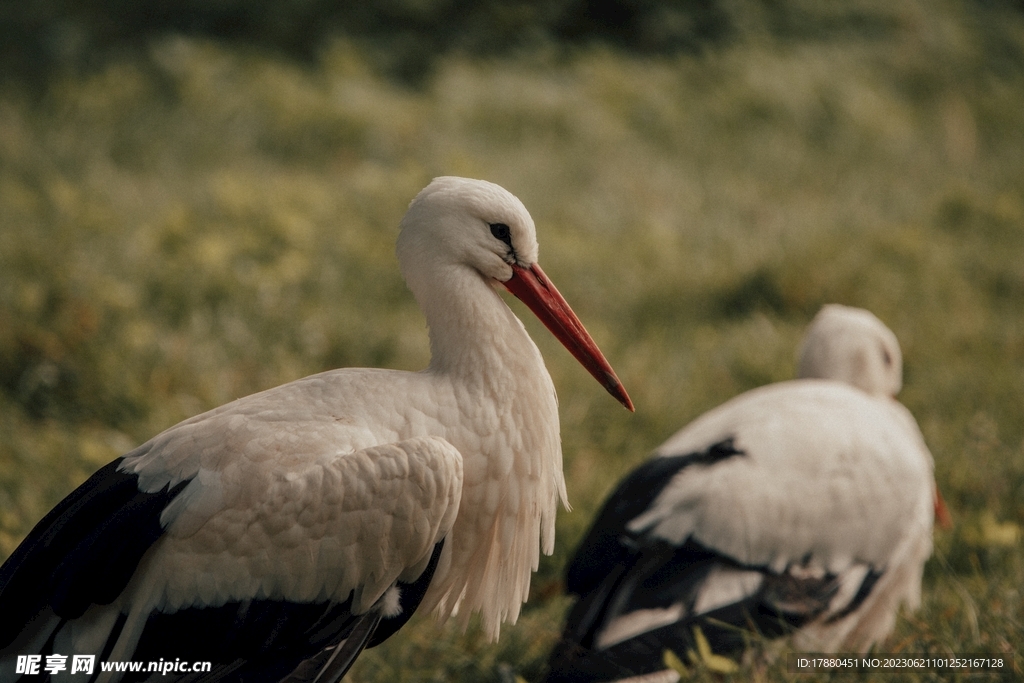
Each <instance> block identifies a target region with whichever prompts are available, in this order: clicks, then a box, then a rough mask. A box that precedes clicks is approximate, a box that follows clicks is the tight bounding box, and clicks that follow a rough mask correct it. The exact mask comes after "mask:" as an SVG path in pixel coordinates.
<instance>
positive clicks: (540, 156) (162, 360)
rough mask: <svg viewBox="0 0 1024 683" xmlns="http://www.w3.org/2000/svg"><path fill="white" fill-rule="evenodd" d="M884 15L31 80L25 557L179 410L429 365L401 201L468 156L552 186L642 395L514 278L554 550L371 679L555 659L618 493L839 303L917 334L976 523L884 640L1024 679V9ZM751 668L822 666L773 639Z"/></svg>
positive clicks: (13, 456)
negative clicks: (582, 572) (515, 612)
mask: <svg viewBox="0 0 1024 683" xmlns="http://www.w3.org/2000/svg"><path fill="white" fill-rule="evenodd" d="M865 7H866V9H864V10H863V11H864V12H866V13H868V14H870V16H876V17H881V19H882V20H884V21H883V23H882V25H884V26H886V27H887V28H886V30H884V31H874V32H872V31H864V32H860V33H858V32H839V33H837V34H836V35H829V36H827V37H819V36H814V35H810V36H801V37H795V38H790V39H787V40H781V39H779V38H778V37H777V36H775V35H774V34H772V33H770V32H768V31H764V30H761V29H759V28H758V26H759V24H758V23H757V21H756V20H757V17H752V18H751V19H750V21H751V26H749V27H746V29H745V30H746V31H747V33H745V34H744V37H743V38H742V39H741V40H737V41H735V42H734V43H732V44H730V46H729V47H728V48H723V49H721V50H716V51H709V52H706V53H704V54H702V55H699V56H694V55H684V56H675V57H659V58H653V57H652V58H646V59H641V58H638V57H635V56H634V57H630V56H626V55H623V54H620V53H616V52H613V51H610V50H604V49H599V48H593V49H586V50H581V51H577V52H573V53H571V54H568V55H567V54H566V53H564V52H562V51H558V50H554V49H552V50H551V51H544V50H540V51H535V52H530V53H524V54H522V55H519V56H517V57H515V58H509V59H504V60H496V59H495V60H481V59H471V58H469V57H459V56H451V57H448V58H446V59H445V60H444V61H442V62H441V63H440V64H439V65H438V66H437V69H436V71H435V72H434V74H433V76H432V77H431V78H429V79H428V80H427V82H425V83H424V84H423V85H422V87H420V88H416V89H414V88H409V87H406V86H402V85H398V84H395V83H394V82H392V81H389V80H387V79H386V78H384V77H382V76H380V75H378V74H377V72H376V71H374V69H373V68H372V67H371V66H370V64H371V62H370V60H368V59H367V58H366V57H365V56H364V54H363V53H362V52H360V50H359V49H357V48H355V47H353V45H352V44H350V43H347V42H344V41H340V40H339V41H338V42H337V43H335V44H334V45H333V46H332V47H331V48H330V49H327V50H325V51H324V52H323V53H322V55H321V57H320V59H319V60H318V61H317V62H316V63H315V64H312V65H309V64H307V65H297V64H295V63H292V62H289V61H287V60H285V59H284V58H280V57H274V56H266V55H264V56H261V55H259V54H257V53H256V52H255V51H249V50H247V49H245V48H239V47H234V48H229V47H225V46H223V45H219V44H216V43H212V42H204V41H202V40H198V39H193V38H185V37H168V38H166V39H163V40H159V41H156V42H154V43H153V44H152V45H151V46H150V48H149V49H148V51H147V52H146V53H145V54H144V55H142V56H141V57H139V56H135V57H131V58H128V57H126V58H123V59H117V58H112V59H110V60H108V61H107V62H105V64H104V65H103V66H102V67H100V68H97V69H95V70H93V71H90V72H88V73H87V74H85V75H82V76H80V77H76V78H71V77H54V78H53V79H52V81H51V82H49V83H47V84H46V85H45V87H44V88H41V92H42V94H41V95H39V96H35V95H31V96H30V95H28V94H26V93H25V92H24V91H23V90H20V89H19V88H18V87H16V86H9V87H6V88H5V89H4V90H2V91H0V557H6V555H8V554H9V553H10V552H11V551H12V550H13V549H14V548H15V546H16V545H17V543H18V542H19V541H20V539H21V538H22V537H23V536H24V534H26V533H27V532H28V530H29V529H30V528H31V527H32V525H33V524H35V523H36V522H37V521H38V520H39V519H40V518H41V517H42V515H43V514H44V513H45V512H46V511H47V510H48V509H49V508H50V507H51V506H52V505H54V504H55V503H56V502H57V501H59V500H60V499H61V498H62V497H63V496H65V495H66V494H67V493H68V492H70V491H71V490H72V489H73V488H74V487H75V486H76V485H78V484H79V483H81V482H82V481H83V480H84V479H85V478H86V477H87V476H88V475H89V474H90V473H91V472H92V471H93V470H95V469H97V468H98V467H99V466H100V465H102V464H104V463H106V462H108V461H109V460H110V459H112V458H114V457H116V456H117V455H119V454H120V453H122V452H124V451H125V450H127V449H129V448H131V447H132V446H133V445H135V444H138V443H141V442H142V441H144V440H146V439H148V438H149V437H150V436H152V435H153V434H155V433H156V432H158V431H160V430H161V429H163V428H165V427H168V426H170V425H172V424H174V423H175V422H177V421H179V420H181V419H184V418H186V417H188V416H190V415H193V414H195V413H197V412H199V411H202V410H205V409H208V408H212V407H215V406H217V405H219V404H221V403H224V402H227V401H229V400H231V399H233V398H236V397H239V396H243V395H246V394H249V393H252V392H254V391H257V390H260V389H263V388H267V387H270V386H273V385H276V384H280V383H283V382H286V381H288V380H291V379H295V378H298V377H300V376H303V375H306V374H310V373H313V372H317V371H320V370H323V369H327V368H333V367H339V366H350V365H351V366H360V365H363V366H366V365H370V366H389V367H396V368H402V369H409V370H416V369H420V368H422V367H423V366H424V365H425V364H426V363H427V361H428V356H427V338H426V330H425V326H424V323H423V320H422V318H421V316H420V314H419V311H418V309H417V308H416V305H415V303H414V302H413V300H412V297H411V296H410V295H409V294H408V292H407V291H406V290H405V287H404V284H403V282H402V281H401V278H400V276H399V274H398V270H397V264H396V262H395V258H394V254H393V251H394V241H395V238H396V236H397V225H398V221H399V219H400V217H401V216H402V213H403V212H404V209H405V207H406V206H407V204H408V202H409V200H410V199H411V198H412V197H413V196H414V195H415V193H416V192H417V191H418V190H419V189H420V188H421V187H423V186H424V185H425V184H426V183H427V182H428V181H429V180H430V178H432V177H434V176H436V175H444V174H453V175H465V176H472V177H479V178H485V179H488V180H492V181H494V182H497V183H499V184H501V185H503V186H505V187H506V188H508V189H509V190H511V191H512V192H513V193H515V194H517V195H518V196H519V197H520V198H521V199H522V200H523V202H524V203H525V204H526V206H527V207H528V208H529V209H530V211H531V213H532V214H533V217H534V219H535V221H536V223H537V226H538V232H539V239H540V243H541V263H542V264H543V265H544V268H545V270H546V271H547V272H548V273H549V274H550V275H551V277H552V279H553V280H554V281H555V282H556V283H558V285H559V287H560V289H561V290H562V292H563V294H565V296H566V298H567V299H568V300H569V301H570V303H572V305H573V307H574V308H575V310H576V312H577V313H578V314H579V315H580V317H581V319H582V320H583V321H584V323H585V324H586V325H587V327H588V328H589V329H590V331H591V333H592V334H593V336H594V337H595V339H596V340H597V341H598V343H599V344H600V345H601V347H602V349H603V350H604V352H605V354H606V355H607V356H608V358H609V360H610V361H611V362H612V364H613V365H614V366H615V368H616V370H617V371H618V374H619V376H620V377H621V378H622V380H623V382H624V384H625V385H626V387H627V388H628V390H629V392H630V394H631V396H632V398H633V400H634V402H635V403H636V407H637V411H636V413H635V414H629V413H627V412H626V411H624V410H623V409H622V408H621V407H620V406H619V405H618V404H617V403H616V402H615V401H614V400H613V399H611V398H610V397H609V396H607V395H606V394H605V393H604V391H603V390H602V389H601V388H600V387H599V386H598V385H597V384H596V383H594V381H593V380H592V379H591V378H590V377H589V376H588V375H587V374H586V372H585V371H584V370H583V369H582V368H580V367H579V366H578V365H577V364H576V363H575V361H574V360H573V359H572V358H571V357H570V356H569V354H568V353H566V352H565V351H564V349H562V348H561V347H560V346H559V345H558V343H557V342H556V341H555V340H554V339H553V338H551V337H550V335H549V334H548V333H547V332H546V331H545V330H544V329H543V327H542V326H541V325H540V323H539V322H538V321H536V320H534V319H533V317H532V316H531V315H529V313H528V312H527V311H526V310H525V309H524V308H523V307H522V306H520V305H519V304H518V302H514V303H512V304H511V305H512V306H513V307H514V308H515V310H516V311H517V312H519V314H520V315H521V317H523V319H524V322H525V323H526V325H527V327H528V328H529V329H530V331H531V333H532V334H533V336H534V339H536V340H537V342H538V345H539V346H540V347H541V350H542V352H543V353H544V356H545V359H546V360H547V363H548V367H549V369H550V371H551V374H552V377H553V378H554V382H555V385H556V387H557V389H558V392H559V398H560V407H561V419H562V439H563V444H564V451H565V469H566V475H567V480H568V487H569V494H570V500H571V502H572V504H573V506H574V507H573V511H572V512H563V513H562V514H561V515H560V517H559V524H558V532H559V537H558V542H557V550H556V553H555V555H554V556H553V557H550V558H545V560H544V561H543V562H542V566H541V568H540V571H539V572H538V574H537V575H536V576H535V580H534V585H533V595H532V597H531V600H530V602H529V603H528V604H527V606H526V610H525V613H524V615H523V617H522V618H521V619H520V621H519V623H518V624H517V625H515V626H507V627H506V628H504V629H503V631H502V635H501V639H500V641H499V642H498V643H496V644H492V643H487V642H486V641H485V639H484V638H483V637H482V635H481V634H480V633H479V632H478V631H477V630H475V629H474V628H473V627H471V628H470V629H469V631H468V632H467V633H465V634H463V633H460V632H458V631H457V630H456V629H455V628H454V627H453V626H451V625H448V626H444V627H440V628H439V627H438V626H437V625H436V624H435V623H434V621H433V620H432V619H430V618H427V617H425V616H422V615H421V616H418V617H417V618H416V619H414V620H413V622H412V623H411V624H410V625H409V627H407V628H406V629H404V630H403V631H402V632H401V633H400V634H399V635H397V636H395V637H394V638H392V639H391V640H390V641H388V642H387V643H386V644H384V645H383V646H381V647H379V648H377V649H376V650H372V651H369V652H367V653H365V654H364V655H363V657H362V658H361V659H360V660H359V662H357V664H356V666H355V668H354V669H353V671H352V673H351V674H350V675H349V678H348V680H350V681H353V682H359V683H362V682H366V681H381V682H383V681H409V682H411V681H424V682H425V681H467V682H468V681H495V682H497V681H502V682H506V681H508V682H511V681H513V680H514V679H515V677H516V676H521V677H523V678H524V679H525V680H527V681H535V680H537V679H539V677H540V675H541V674H542V670H543V664H544V660H545V658H546V655H547V652H548V649H549V648H550V646H551V645H552V643H553V642H554V639H555V638H556V637H557V634H558V631H559V629H560V624H561V619H562V617H563V615H564V613H565V610H566V608H567V606H568V602H567V600H566V599H565V598H564V597H562V596H561V587H560V576H561V572H562V569H563V566H564V564H565V562H566V560H567V558H568V556H569V554H570V553H571V551H572V549H573V547H574V545H575V543H576V542H577V541H578V540H579V538H580V536H581V535H582V533H583V532H584V530H585V529H586V527H587V525H588V523H589V521H590V518H591V516H592V514H593V513H594V512H595V511H596V509H597V507H598V505H599V504H600V502H601V501H602V499H603V497H604V496H605V495H606V494H607V492H608V491H609V490H610V489H611V487H612V486H613V485H614V484H615V482H616V481H617V480H618V478H619V477H621V476H622V475H624V474H625V473H626V472H627V471H629V470H630V469H631V468H633V467H634V466H636V465H637V464H638V463H640V462H642V461H643V460H644V459H645V458H646V457H647V455H648V453H649V452H650V450H651V449H652V448H653V447H654V446H656V445H657V444H659V443H660V442H661V441H663V440H664V439H665V438H666V437H668V436H669V435H670V434H671V433H672V432H673V431H675V430H676V429H678V428H679V427H681V426H682V425H684V424H685V423H686V422H688V421H689V420H691V419H692V418H694V417H696V416H697V415H699V414H700V413H701V412H703V411H705V410H707V409H709V408H711V407H713V406H715V405H717V404H719V403H721V402H722V401H724V400H726V399H727V398H729V397H731V396H733V395H735V394H737V393H739V392H741V391H744V390H747V389H750V388H752V387H755V386H758V385H760V384H764V383H767V382H772V381H778V380H783V379H787V378H789V377H791V376H792V375H793V373H794V366H795V350H796V346H797V343H798V340H799V338H800V335H801V333H802V330H803V327H804V326H805V325H806V324H807V322H808V321H809V320H810V319H811V317H812V316H813V315H814V313H815V312H816V311H817V309H818V308H819V307H820V306H821V305H822V304H824V303H826V302H841V303H845V304H849V305H855V306H863V307H866V308H869V309H870V310H872V311H873V312H875V313H876V314H877V315H878V316H879V317H880V318H881V319H882V320H883V321H885V322H886V323H887V324H888V325H889V326H890V327H891V328H892V329H893V330H894V331H895V333H896V335H897V336H898V337H899V339H900V342H901V344H902V346H903V351H904V356H905V365H906V371H905V388H904V391H903V393H902V394H901V399H902V400H903V402H904V403H905V404H906V405H907V406H908V407H909V408H910V410H911V411H912V412H913V413H914V415H915V416H916V417H917V419H918V421H919V423H920V425H921V428H922V430H923V432H924V435H925V437H926V440H927V442H928V444H929V446H930V447H931V449H932V452H933V454H934V456H935V461H936V478H937V481H938V484H939V486H940V488H941V490H942V491H943V493H944V495H945V498H946V501H947V502H948V504H949V506H950V509H951V511H952V514H953V516H954V519H955V528H954V529H953V530H951V531H939V532H937V533H936V538H935V555H934V557H933V559H932V560H931V561H930V563H929V564H928V566H927V569H926V574H925V586H924V598H923V606H922V608H921V609H920V611H918V612H917V613H916V614H914V615H908V616H905V618H901V619H900V621H899V625H898V628H897V631H896V633H895V634H894V635H893V636H892V638H891V640H889V641H888V642H887V643H885V644H884V645H882V646H879V648H878V651H880V652H931V653H946V652H952V653H968V652H974V653H977V652H987V653H1006V654H1014V655H1015V657H1016V661H1017V667H1018V671H1020V670H1021V667H1022V666H1024V658H1022V649H1024V612H1022V606H1024V596H1022V593H1021V590H1022V586H1024V539H1022V534H1021V528H1022V525H1024V14H1022V13H1021V12H1020V11H1019V10H1012V9H1010V8H1006V9H1005V10H1002V11H1000V10H999V8H998V6H997V7H995V9H993V8H992V7H988V6H986V9H985V11H984V12H982V11H981V9H980V8H981V7H982V5H981V4H978V5H974V4H963V3H957V2H953V1H952V0H938V1H937V2H935V3H931V4H921V5H918V4H915V3H911V2H899V3H890V4H889V5H884V4H879V5H877V6H876V5H874V4H871V3H865ZM1018 675H1019V674H1018ZM694 676H695V678H696V679H697V680H712V679H713V680H721V679H723V677H722V676H721V675H719V674H713V673H710V672H708V671H702V670H700V669H697V670H695V672H694ZM725 678H728V679H730V680H737V681H739V680H764V681H779V680H797V681H813V680H819V679H818V678H816V677H814V676H812V675H807V674H799V675H797V674H787V673H786V672H785V667H784V666H781V665H780V664H778V663H775V664H772V663H765V661H763V659H758V660H757V661H753V662H750V663H747V664H746V665H745V666H744V668H743V669H742V670H741V673H740V674H738V675H735V676H732V677H725ZM849 678H850V679H851V680H853V679H856V680H883V679H884V680H891V679H895V678H896V677H894V676H883V675H874V674H871V675H863V676H858V675H850V676H849ZM900 679H901V680H943V681H945V680H979V679H978V678H976V677H966V676H963V677H960V676H959V675H953V674H935V673H923V674H919V675H917V677H914V676H910V675H907V676H906V677H901V678H900ZM822 680H823V679H822ZM981 680H991V679H990V678H984V677H982V678H981ZM1006 680H1010V678H1009V677H1008V678H1007V679H1006Z"/></svg>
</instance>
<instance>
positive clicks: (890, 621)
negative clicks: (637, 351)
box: [549, 305, 939, 681]
mask: <svg viewBox="0 0 1024 683" xmlns="http://www.w3.org/2000/svg"><path fill="white" fill-rule="evenodd" d="M799 372H800V375H801V377H802V379H798V380H793V381H789V382H781V383H778V384H774V385H769V386H765V387H761V388H758V389H754V390H752V391H749V392H747V393H745V394H742V395H740V396H737V397H736V398H734V399H732V400H730V401H728V402H726V403H725V404H723V405H721V406H719V407H717V408H715V409H713V410H711V411H709V412H708V413H706V414H704V415H702V416H700V417H699V418H697V419H696V420H694V421H693V422H692V423H690V424H689V425H688V426H686V427H685V428H684V429H682V430H681V431H679V432H678V433H676V434H675V435H674V436H672V437H671V438H670V439H668V441H666V442H665V443H664V444H663V445H661V446H660V447H659V448H658V449H657V450H656V451H655V456H656V457H655V458H654V459H652V460H651V461H649V462H648V463H646V464H644V465H643V466H641V467H640V468H638V469H637V470H635V471H634V472H633V473H631V474H630V475H629V477H627V478H626V479H625V480H623V482H621V483H620V485H619V487H618V488H617V489H616V491H615V492H613V493H612V495H611V496H610V497H609V499H608V500H607V501H606V502H605V504H604V507H603V509H602V510H601V512H600V513H599V515H598V517H597V519H596V520H595V522H594V524H593V526H592V528H591V530H590V531H589V533H588V535H587V536H586V538H585V539H584V541H583V542H582V543H581V545H580V547H579V549H578V550H577V552H576V555H575V557H574V559H573V561H572V564H571V565H570V568H569V571H568V587H569V591H570V592H571V593H575V594H577V595H579V596H580V599H579V601H578V602H577V605H576V607H575V608H574V610H573V612H572V613H571V614H570V616H569V619H568V622H567V624H566V627H565V633H564V635H563V641H562V642H561V643H560V644H559V645H558V646H557V647H556V649H555V652H554V653H553V655H552V659H551V674H550V676H549V680H551V681H602V680H604V681H607V680H615V679H624V678H627V677H629V676H635V675H644V674H651V673H654V672H656V671H659V670H663V669H664V664H663V662H662V654H663V652H664V651H665V650H666V649H668V650H674V651H676V652H678V653H679V654H680V655H682V656H683V659H684V660H685V653H686V651H687V650H688V649H691V648H693V647H694V638H695V636H694V632H693V627H694V626H699V627H700V629H701V630H702V632H703V633H704V634H705V635H706V637H707V638H708V640H709V642H710V644H711V645H712V648H713V649H714V651H716V652H719V653H722V652H724V653H731V652H736V651H738V650H739V649H741V648H742V647H743V645H744V636H743V632H742V629H749V628H755V629H757V630H760V631H761V632H762V634H764V635H766V636H769V637H770V636H776V635H782V634H784V633H790V632H792V633H793V634H794V635H793V637H794V646H795V647H796V648H798V649H802V650H808V651H814V652H834V651H844V652H850V651H852V652H864V651H866V650H867V649H868V648H869V647H870V646H871V645H872V644H873V643H875V642H878V641H879V640H881V639H883V638H885V637H886V636H887V635H888V634H889V633H890V632H891V631H892V629H893V626H894V623H895V617H896V612H897V609H898V608H899V606H900V605H901V604H902V605H905V606H906V607H907V608H909V609H914V608H916V607H917V606H918V603H919V602H920V592H921V575H922V571H923V567H924V563H925V561H926V560H927V558H928V557H929V556H930V554H931V549H932V540H931V535H932V523H933V518H934V515H935V513H936V512H937V511H938V509H939V508H938V500H939V499H938V498H937V492H936V490H935V486H934V479H933V463H932V457H931V454H930V453H929V451H928V449H927V447H926V446H925V443H924V439H923V437H922V435H921V432H920V430H919V429H918V427H917V423H916V422H915V420H914V418H913V417H912V416H911V414H910V413H909V411H907V410H906V408H904V407H903V406H902V405H901V404H899V403H898V402H897V401H896V400H895V399H894V398H893V397H892V396H893V394H894V393H895V392H897V391H899V389H900V387H901V384H902V377H901V374H902V359H901V356H900V350H899V345H898V343H897V341H896V338H895V336H894V335H893V334H892V332H891V331H890V330H889V329H888V328H886V327H885V325H883V324H882V323H881V321H879V320H878V319H877V318H876V317H875V316H873V315H872V314H870V313H868V312H867V311H863V310H858V309H852V308H848V307H844V306H838V305H830V306H826V307H825V308H824V309H823V310H822V311H821V312H820V313H819V314H818V316H817V317H816V318H815V320H814V321H813V323H812V325H811V326H810V329H809V330H808V333H807V335H806V338H805V341H804V344H803V347H802V349H801V353H800V363H799ZM723 624H725V625H726V626H723ZM728 624H732V625H734V626H733V627H729V626H727V625H728Z"/></svg>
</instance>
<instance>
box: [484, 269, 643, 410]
mask: <svg viewBox="0 0 1024 683" xmlns="http://www.w3.org/2000/svg"><path fill="white" fill-rule="evenodd" d="M503 284H504V285H505V289H507V290H508V291H510V292H512V294H514V295H515V296H516V298H517V299H519V300H520V301H522V302H523V303H524V304H526V305H527V306H528V307H529V309H530V310H531V311H533V312H534V314H535V315H536V316H537V317H538V318H540V321H541V322H542V323H544V326H545V327H547V328H548V329H549V330H551V334H553V335H555V337H556V338H557V339H558V341H560V342H562V345H563V346H564V347H565V348H567V349H569V353H571V354H572V355H573V356H575V357H576V360H578V361H579V362H580V364H581V365H583V367H585V368H586V369H587V370H588V371H589V372H590V374H591V375H593V376H594V378H595V379H596V380H597V381H598V382H600V383H601V386H603V387H604V388H605V389H607V390H608V393H609V394H611V395H612V396H614V397H615V398H616V399H617V400H618V401H619V403H621V404H622V405H624V406H626V408H627V409H628V410H629V411H630V412H632V411H633V402H632V401H631V400H629V394H627V393H626V389H625V387H623V386H622V382H620V381H619V378H618V377H616V376H615V371H614V370H612V366H611V365H610V364H609V363H608V361H607V360H605V357H604V354H602V353H601V349H599V348H597V344H595V343H594V340H593V339H591V337H590V334H589V333H588V332H587V330H586V328H585V327H583V323H581V322H580V319H579V318H577V317H576V314H575V313H573V311H572V309H571V308H569V304H568V303H567V302H566V300H565V299H564V298H563V297H562V295H561V294H560V293H559V292H558V289H556V288H555V285H554V283H553V282H551V280H549V279H548V276H547V275H545V274H544V271H543V270H541V269H540V266H539V265H537V264H536V263H535V264H533V265H532V266H530V267H529V268H523V267H522V266H519V265H513V266H512V277H511V278H509V280H508V282H505V283H503Z"/></svg>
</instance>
